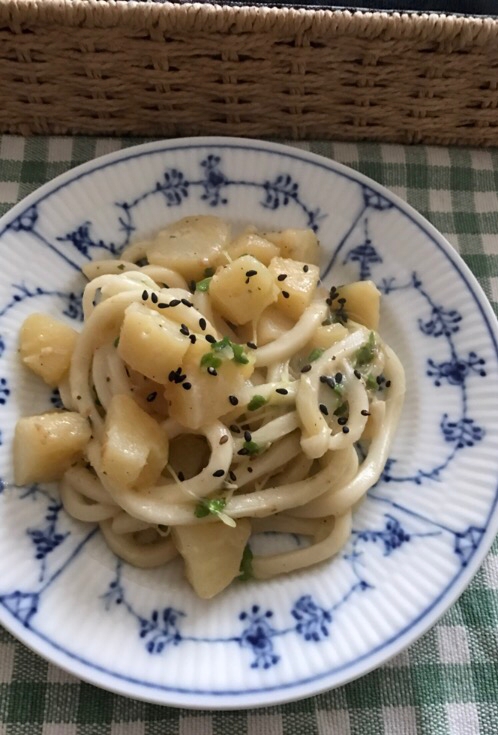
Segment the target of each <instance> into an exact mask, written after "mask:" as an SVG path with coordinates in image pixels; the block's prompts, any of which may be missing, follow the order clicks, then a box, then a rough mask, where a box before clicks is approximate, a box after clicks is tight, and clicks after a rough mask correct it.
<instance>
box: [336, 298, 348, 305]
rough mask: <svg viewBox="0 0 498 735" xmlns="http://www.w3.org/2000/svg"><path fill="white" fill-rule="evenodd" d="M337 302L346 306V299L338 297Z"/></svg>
mask: <svg viewBox="0 0 498 735" xmlns="http://www.w3.org/2000/svg"><path fill="white" fill-rule="evenodd" d="M337 303H338V304H342V305H343V306H344V304H345V303H346V299H337Z"/></svg>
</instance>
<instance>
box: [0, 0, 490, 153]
mask: <svg viewBox="0 0 498 735" xmlns="http://www.w3.org/2000/svg"><path fill="white" fill-rule="evenodd" d="M497 87H498V21H497V20H494V19H492V18H463V17H450V16H441V15H413V14H412V15H408V14H407V15H401V14H397V13H389V14H388V13H361V12H357V13H352V12H348V11H333V10H314V9H290V8H268V7H233V6H232V7H229V6H216V5H209V4H189V3H188V4H170V3H158V2H143V3H141V2H102V1H99V0H0V130H2V131H4V132H11V133H22V134H30V133H55V134H58V133H84V134H116V135H125V134H140V135H142V134H144V135H165V136H172V135H187V134H189V135H192V134H193V135H195V134H209V133H210V134H212V133H217V134H230V135H243V136H279V137H290V138H300V139H304V138H310V137H313V138H335V139H349V140H358V139H370V140H383V141H401V142H427V143H442V144H450V143H456V144H472V145H495V144H497V143H498V110H497V105H498V91H497Z"/></svg>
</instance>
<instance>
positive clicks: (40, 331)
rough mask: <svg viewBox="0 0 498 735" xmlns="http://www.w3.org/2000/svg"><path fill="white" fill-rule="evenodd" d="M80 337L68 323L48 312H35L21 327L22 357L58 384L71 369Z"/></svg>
mask: <svg viewBox="0 0 498 735" xmlns="http://www.w3.org/2000/svg"><path fill="white" fill-rule="evenodd" d="M77 337H78V333H77V332H76V331H75V330H74V329H72V328H71V327H69V326H68V325H67V324H63V323H62V322H60V321H58V320H57V319H54V318H53V317H51V316H46V315H45V314H31V315H30V316H28V318H27V319H25V321H24V322H23V325H22V327H21V333H20V341H19V350H20V354H21V359H22V361H23V363H24V365H26V366H27V367H29V368H30V370H32V371H33V372H34V373H36V374H37V375H39V376H40V377H41V378H43V380H44V381H45V383H47V385H50V386H51V387H52V388H54V387H55V386H56V385H58V384H59V382H60V381H61V380H62V378H63V377H64V375H65V374H66V373H67V371H68V370H69V365H70V363H71V356H72V354H73V350H74V346H75V344H76V339H77Z"/></svg>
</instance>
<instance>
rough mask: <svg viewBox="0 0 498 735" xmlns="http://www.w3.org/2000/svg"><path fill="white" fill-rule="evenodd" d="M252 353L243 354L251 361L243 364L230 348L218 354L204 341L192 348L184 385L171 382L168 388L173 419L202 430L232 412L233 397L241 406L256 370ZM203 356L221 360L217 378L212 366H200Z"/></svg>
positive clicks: (186, 362)
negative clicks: (237, 360) (186, 387)
mask: <svg viewBox="0 0 498 735" xmlns="http://www.w3.org/2000/svg"><path fill="white" fill-rule="evenodd" d="M249 353H250V350H246V351H245V352H244V356H245V358H246V359H248V360H249V362H248V363H245V364H243V363H240V362H235V361H234V360H232V359H231V357H232V354H233V353H232V352H231V351H230V349H229V348H228V349H226V350H223V351H222V352H216V351H214V350H212V349H210V348H209V344H208V343H207V342H205V341H204V340H198V341H197V342H196V343H195V344H193V345H191V346H190V347H189V349H188V352H187V354H186V356H185V359H184V361H183V367H182V370H183V373H184V375H185V376H186V377H185V378H184V379H183V381H182V382H181V383H175V382H174V381H172V382H168V384H167V386H166V389H165V396H166V398H167V400H168V402H169V414H170V416H171V417H172V418H174V419H176V420H177V421H179V422H180V423H181V424H183V426H187V427H189V428H191V429H199V428H200V427H201V426H204V425H205V424H208V423H210V422H212V421H215V420H216V419H217V418H219V417H220V416H224V415H225V414H226V413H228V412H229V411H231V410H232V409H233V405H234V404H233V403H232V402H231V400H230V396H232V400H234V399H236V400H237V401H239V402H241V403H242V400H243V396H244V392H245V386H244V383H245V381H246V380H247V379H248V378H250V377H251V375H252V373H253V371H254V357H253V356H252V355H250V354H249ZM204 355H208V356H209V357H212V358H214V359H215V360H217V361H220V364H219V365H218V363H217V362H215V363H214V364H215V365H216V368H215V369H214V370H215V374H214V375H213V374H210V373H209V372H208V367H209V364H204V365H201V361H202V359H203V357H204ZM185 384H187V385H188V386H189V388H188V390H186V389H185V388H184V386H185Z"/></svg>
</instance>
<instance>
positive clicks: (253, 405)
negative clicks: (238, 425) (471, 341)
mask: <svg viewBox="0 0 498 735" xmlns="http://www.w3.org/2000/svg"><path fill="white" fill-rule="evenodd" d="M265 403H268V400H267V399H266V398H265V397H264V396H260V395H259V394H256V395H255V396H253V397H252V398H251V400H250V401H249V403H248V404H247V408H248V410H249V411H257V410H258V408H261V406H264V405H265Z"/></svg>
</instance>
